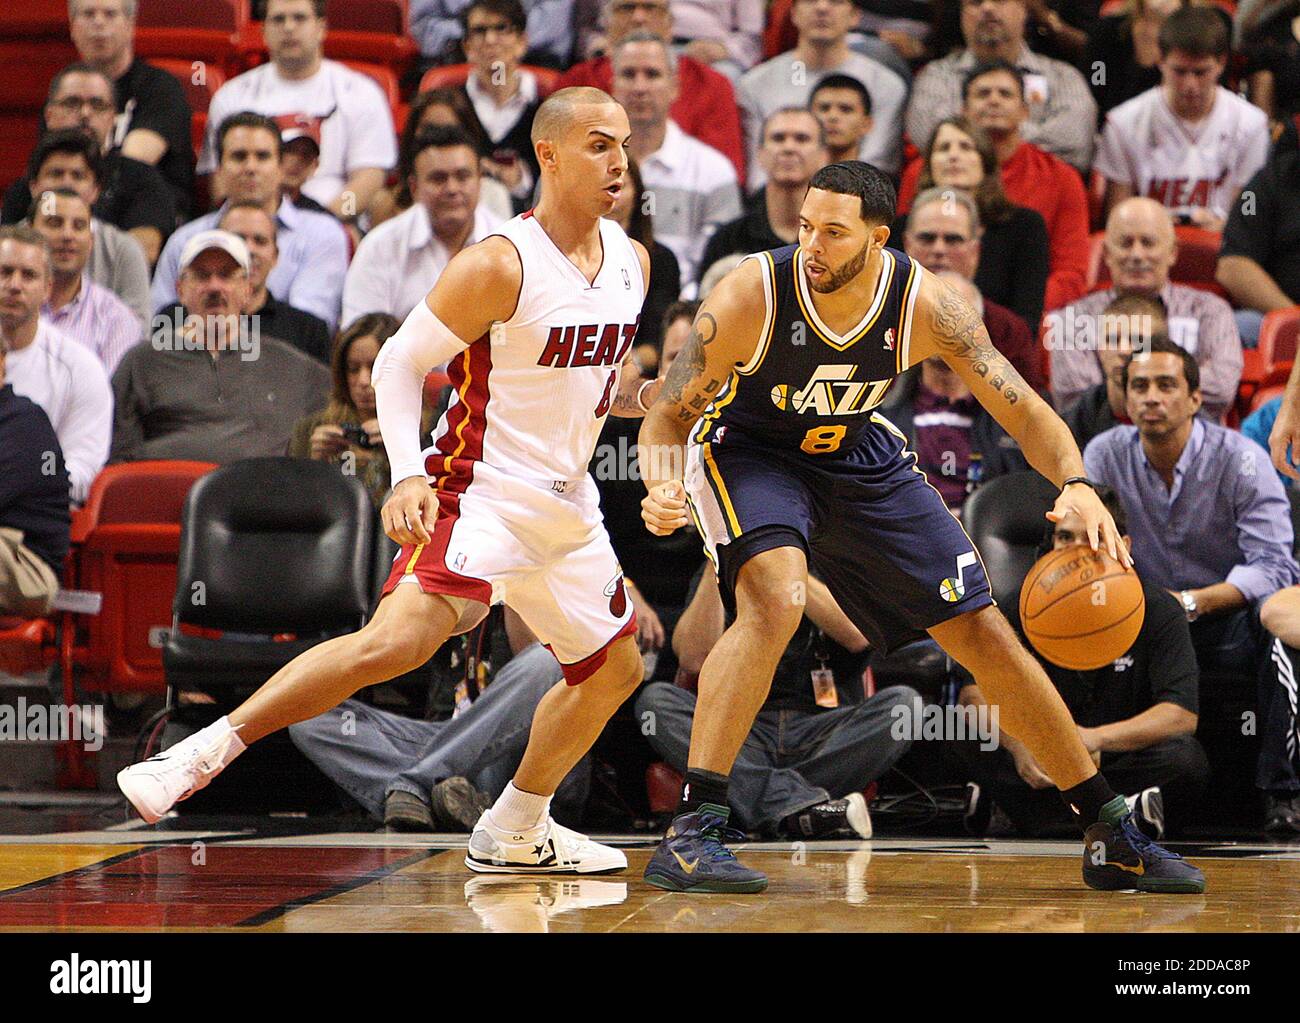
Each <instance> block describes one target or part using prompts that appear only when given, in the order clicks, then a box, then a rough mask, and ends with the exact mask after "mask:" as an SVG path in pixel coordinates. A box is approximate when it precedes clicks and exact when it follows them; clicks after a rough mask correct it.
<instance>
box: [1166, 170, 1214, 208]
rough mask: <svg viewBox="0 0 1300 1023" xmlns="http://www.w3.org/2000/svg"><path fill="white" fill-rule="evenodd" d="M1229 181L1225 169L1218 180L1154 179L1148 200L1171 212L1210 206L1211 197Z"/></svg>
mask: <svg viewBox="0 0 1300 1023" xmlns="http://www.w3.org/2000/svg"><path fill="white" fill-rule="evenodd" d="M1227 180H1228V171H1227V169H1226V168H1225V169H1224V171H1223V173H1222V174H1220V175H1219V176H1218V178H1214V179H1212V178H1152V179H1151V180H1150V181H1149V182H1148V183H1147V198H1148V199H1154V200H1155V201H1156V202H1158V203H1160V205H1162V206H1167V207H1169V208H1170V209H1171V210H1172V209H1177V208H1178V207H1180V206H1209V205H1210V196H1211V195H1212V194H1213V193H1214V192H1215V190H1217V189H1219V188H1221V187H1222V186H1223V183H1224V182H1225V181H1227Z"/></svg>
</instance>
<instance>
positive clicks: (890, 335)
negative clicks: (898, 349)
mask: <svg viewBox="0 0 1300 1023" xmlns="http://www.w3.org/2000/svg"><path fill="white" fill-rule="evenodd" d="M893 350H894V328H893V327H890V328H889V329H888V330H887V331H885V351H887V352H892V351H893Z"/></svg>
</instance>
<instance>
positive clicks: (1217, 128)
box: [1093, 85, 1269, 219]
mask: <svg viewBox="0 0 1300 1023" xmlns="http://www.w3.org/2000/svg"><path fill="white" fill-rule="evenodd" d="M1268 147H1269V133H1268V116H1267V115H1266V114H1265V113H1264V111H1262V110H1260V109H1259V107H1257V106H1255V105H1254V104H1251V103H1247V102H1246V101H1245V100H1244V99H1242V98H1241V97H1240V96H1237V95H1235V94H1233V93H1231V92H1229V91H1228V90H1227V89H1225V88H1223V86H1219V87H1218V90H1217V91H1216V93H1215V98H1214V106H1213V107H1212V108H1211V109H1210V113H1209V116H1207V117H1206V118H1205V119H1204V120H1203V121H1201V122H1200V124H1197V125H1194V126H1193V125H1189V124H1188V123H1187V122H1186V121H1184V120H1182V118H1180V117H1178V116H1177V115H1176V114H1175V113H1174V112H1173V111H1172V110H1170V109H1169V104H1168V103H1167V102H1166V101H1165V95H1164V89H1163V88H1162V87H1161V86H1158V85H1157V86H1156V87H1155V88H1153V89H1148V90H1147V91H1146V92H1144V93H1141V94H1140V95H1138V96H1134V97H1133V98H1132V99H1131V100H1129V101H1128V102H1127V103H1121V104H1120V105H1119V106H1117V107H1116V108H1115V109H1114V110H1112V111H1111V112H1110V113H1109V114H1108V115H1107V116H1106V126H1105V128H1104V129H1103V131H1102V134H1101V146H1100V148H1099V149H1098V150H1097V159H1096V161H1095V162H1094V163H1093V168H1094V169H1095V170H1097V171H1098V172H1099V173H1101V174H1102V175H1104V176H1105V177H1107V178H1109V179H1110V180H1111V181H1115V182H1118V183H1120V184H1124V185H1129V186H1130V187H1131V188H1132V189H1133V192H1134V194H1135V195H1141V196H1146V197H1148V198H1151V199H1155V200H1156V201H1157V202H1159V203H1161V204H1162V205H1164V206H1166V207H1168V208H1169V209H1170V210H1171V211H1174V212H1183V213H1185V212H1190V211H1191V210H1193V209H1197V208H1202V207H1203V208H1205V209H1209V210H1211V211H1212V212H1213V213H1214V214H1215V215H1216V216H1219V217H1223V218H1225V219H1226V218H1227V216H1228V213H1229V206H1230V205H1231V204H1232V201H1233V199H1234V197H1235V196H1236V194H1237V192H1238V191H1239V190H1240V189H1241V188H1242V187H1243V186H1244V185H1245V184H1246V182H1247V181H1249V180H1250V178H1251V176H1252V175H1253V174H1254V173H1255V172H1256V171H1257V170H1259V168H1260V167H1262V166H1263V165H1264V161H1265V160H1266V159H1267V158H1268Z"/></svg>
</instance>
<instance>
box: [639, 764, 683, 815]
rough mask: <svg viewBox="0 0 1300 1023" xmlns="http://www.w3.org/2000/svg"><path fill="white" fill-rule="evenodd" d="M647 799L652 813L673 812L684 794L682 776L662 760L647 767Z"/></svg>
mask: <svg viewBox="0 0 1300 1023" xmlns="http://www.w3.org/2000/svg"><path fill="white" fill-rule="evenodd" d="M645 791H646V799H647V801H648V802H649V804H650V812H651V813H672V812H673V811H674V810H676V809H677V805H678V803H680V802H681V796H682V776H681V775H680V774H678V773H677V771H676V770H674V769H673V768H672V767H670V766H669V765H668V764H665V763H663V762H662V761H660V762H658V763H654V764H651V765H650V766H649V767H647V768H646V769H645Z"/></svg>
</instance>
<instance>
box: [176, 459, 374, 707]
mask: <svg viewBox="0 0 1300 1023" xmlns="http://www.w3.org/2000/svg"><path fill="white" fill-rule="evenodd" d="M373 541H374V511H373V508H372V506H371V504H370V497H369V495H368V494H367V493H366V490H365V488H364V487H363V486H362V485H361V483H360V481H359V480H357V478H356V477H355V476H345V475H343V474H342V473H340V472H339V471H338V467H337V466H334V465H329V464H327V463H325V462H313V461H310V460H308V459H298V458H249V459H244V460H242V461H239V462H232V463H231V464H229V465H225V466H222V467H221V468H219V469H217V470H215V471H214V472H212V473H211V474H210V475H208V476H206V477H204V479H202V480H200V481H199V483H198V484H197V485H196V486H195V487H194V490H193V491H192V492H191V493H190V496H189V498H188V499H187V501H186V504H185V513H184V516H183V520H182V525H181V554H180V565H179V570H178V573H177V584H176V598H175V601H174V603H173V605H172V614H173V618H172V621H173V627H172V630H171V632H170V633H169V634H168V636H167V641H166V645H165V646H164V648H163V667H164V672H165V676H166V682H167V686H168V688H169V689H172V690H175V689H197V690H200V691H203V692H208V693H219V692H220V691H222V690H227V691H239V690H243V691H248V690H251V689H255V688H257V687H258V686H260V685H261V684H262V683H263V682H265V681H266V680H267V679H268V678H269V677H270V676H271V675H273V674H274V673H275V672H276V671H277V670H279V668H281V667H283V666H284V665H285V664H287V663H288V662H289V661H291V660H292V659H293V658H294V657H296V656H297V655H298V654H300V653H302V652H303V651H305V650H308V649H310V648H311V647H313V646H315V645H316V644H317V643H320V642H321V641H322V640H324V639H327V638H329V637H330V636H333V635H342V634H345V633H349V632H353V631H355V630H356V629H358V628H359V627H360V626H361V625H363V624H364V623H365V620H366V613H367V611H368V609H369V606H370V603H371V577H372V575H373V567H372V566H373V553H372V552H373V547H374V542H373Z"/></svg>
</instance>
